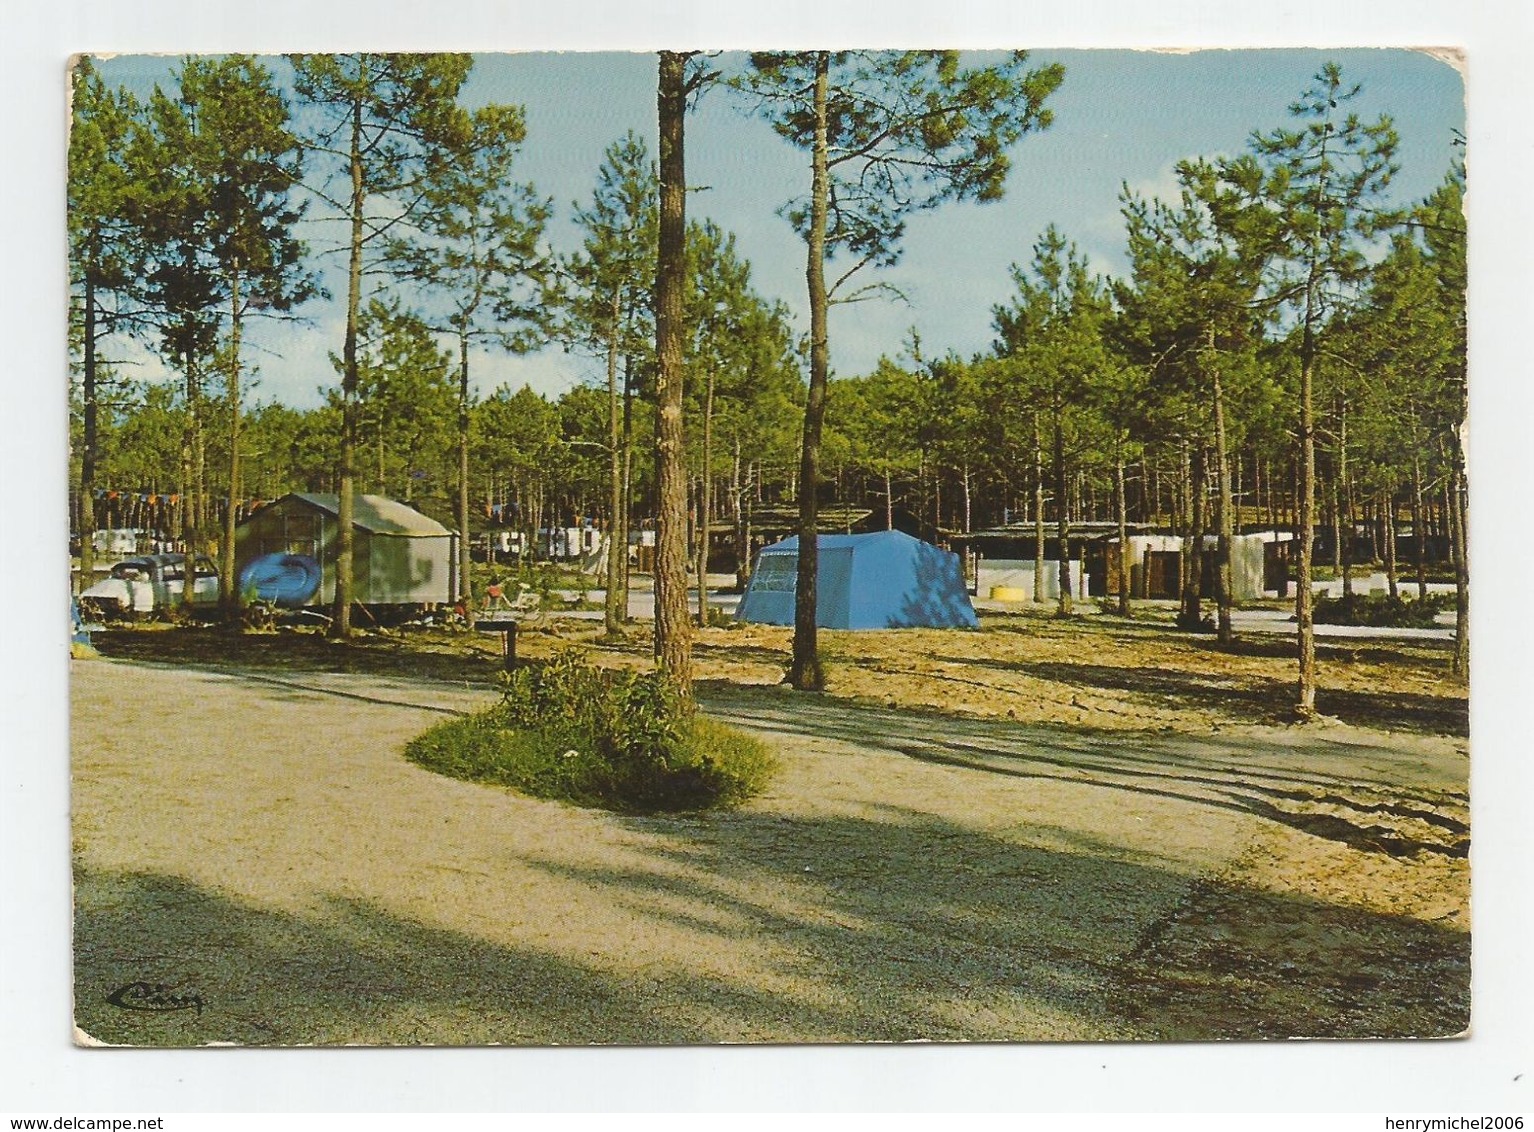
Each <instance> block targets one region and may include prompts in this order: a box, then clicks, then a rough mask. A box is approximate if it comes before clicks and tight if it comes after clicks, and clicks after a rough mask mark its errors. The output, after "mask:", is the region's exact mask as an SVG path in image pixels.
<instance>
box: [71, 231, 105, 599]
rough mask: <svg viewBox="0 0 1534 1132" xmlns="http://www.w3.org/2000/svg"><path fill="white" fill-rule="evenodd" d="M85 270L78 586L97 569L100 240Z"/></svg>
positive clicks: (84, 586) (92, 580)
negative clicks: (97, 273)
mask: <svg viewBox="0 0 1534 1132" xmlns="http://www.w3.org/2000/svg"><path fill="white" fill-rule="evenodd" d="M91 249H92V250H91V258H90V261H89V263H87V265H86V270H85V299H84V302H85V310H84V312H83V314H84V322H85V337H84V340H83V341H82V343H81V348H82V350H83V352H84V357H83V358H82V360H81V379H80V380H81V391H80V396H81V400H82V402H83V404H82V405H81V411H82V413H83V416H84V422H83V423H84V429H85V435H84V436H83V437H82V438H81V439H82V445H81V451H80V501H79V516H78V518H77V519H76V520H75V522H76V524H77V525H76V527H75V530H76V531H78V532H79V534H80V587H79V588H80V589H89V588H90V587H91V586H92V585H94V584H95V581H96V579H95V573H96V460H97V450H98V446H99V444H100V438H99V429H100V416H99V403H98V399H97V395H96V335H97V330H96V276H95V272H94V271H93V270H92V268H91V264H94V263H95V262H96V261H97V260H98V259H99V258H100V255H101V250H100V245H99V242H96V241H93V242H92V245H91Z"/></svg>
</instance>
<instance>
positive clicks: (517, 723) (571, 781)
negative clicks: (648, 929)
mask: <svg viewBox="0 0 1534 1132" xmlns="http://www.w3.org/2000/svg"><path fill="white" fill-rule="evenodd" d="M405 754H406V757H407V758H409V759H410V760H411V761H412V762H414V763H416V764H417V765H419V766H422V767H425V768H426V769H428V770H433V771H436V772H437V773H439V774H446V775H450V776H452V777H454V778H465V779H469V780H471V781H475V782H488V783H494V784H497V785H502V786H510V787H512V788H513V789H516V790H519V791H521V792H522V793H525V794H530V795H533V796H534V797H539V798H555V799H559V800H562V801H567V802H575V803H577V804H579V805H586V806H600V807H602V808H605V809H610V810H617V811H619V812H624V813H654V812H657V811H667V810H672V811H674V810H701V809H709V808H715V807H727V806H733V805H738V804H739V803H741V802H744V801H745V800H747V799H748V798H750V797H752V796H753V795H755V794H757V793H759V792H760V791H761V790H762V788H763V787H764V786H766V784H767V782H768V780H769V779H770V778H771V777H772V773H773V771H774V770H775V763H774V760H773V758H772V755H771V754H770V753H769V752H768V750H767V748H766V746H765V745H764V744H762V743H761V742H760V741H759V740H757V739H755V738H753V737H751V736H749V735H746V734H744V733H742V732H740V731H736V730H735V729H734V728H731V727H727V726H725V725H724V724H722V723H719V722H718V721H717V720H712V719H708V718H706V717H704V716H701V715H699V714H698V713H697V712H696V711H694V710H692V709H691V706H690V704H688V703H687V702H686V701H684V700H683V698H682V697H681V696H680V695H679V694H678V693H677V690H676V688H675V686H674V685H673V684H672V683H671V682H670V681H669V680H667V679H666V678H665V677H664V676H662V675H661V674H659V673H654V672H611V671H607V670H603V669H599V668H595V667H593V666H591V665H589V664H586V663H584V662H583V661H582V660H580V659H579V657H578V656H577V655H576V654H575V653H574V652H566V653H564V654H561V655H560V656H559V657H556V658H555V659H554V660H551V661H549V662H547V663H546V664H543V665H541V666H538V667H525V668H520V669H518V670H516V671H515V672H513V673H510V674H509V675H507V676H506V677H504V679H503V686H502V696H501V702H500V703H499V704H497V705H495V706H494V707H492V708H489V709H487V710H485V711H482V712H479V713H477V714H475V715H472V716H468V717H466V718H464V719H457V720H453V721H451V722H448V723H444V724H440V725H439V726H437V727H434V728H432V729H431V730H430V731H428V732H426V733H425V734H424V735H421V736H419V737H417V738H416V739H414V740H412V741H411V743H410V744H409V746H408V747H406V749H405Z"/></svg>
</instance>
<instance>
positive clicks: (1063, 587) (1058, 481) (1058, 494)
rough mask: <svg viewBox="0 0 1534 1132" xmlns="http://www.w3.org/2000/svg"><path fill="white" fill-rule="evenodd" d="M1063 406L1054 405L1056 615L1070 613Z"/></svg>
mask: <svg viewBox="0 0 1534 1132" xmlns="http://www.w3.org/2000/svg"><path fill="white" fill-rule="evenodd" d="M1064 411H1065V410H1064V406H1060V405H1057V406H1056V407H1055V453H1054V455H1055V536H1056V538H1058V539H1059V541H1060V597H1059V600H1058V601H1057V603H1056V605H1055V615H1056V616H1057V617H1069V616H1070V613H1071V546H1070V537H1071V515H1070V508H1069V507H1068V506H1067V504H1066V499H1067V495H1066V491H1067V488H1068V486H1069V485H1068V484H1067V482H1066V469H1065V422H1064V421H1063V420H1062V419H1061V417H1062V416H1063V415H1064Z"/></svg>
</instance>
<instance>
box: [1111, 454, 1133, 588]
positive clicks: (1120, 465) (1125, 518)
mask: <svg viewBox="0 0 1534 1132" xmlns="http://www.w3.org/2000/svg"><path fill="white" fill-rule="evenodd" d="M1117 456H1118V458H1117V459H1116V460H1115V461H1114V466H1113V487H1114V494H1115V495H1116V496H1117V499H1116V500H1115V504H1116V509H1117V511H1118V520H1119V616H1120V617H1128V616H1129V580H1130V571H1131V569H1132V565H1131V562H1130V558H1129V505H1128V503H1127V502H1126V500H1125V498H1124V452H1123V449H1122V448H1120V449H1119V451H1118V453H1117Z"/></svg>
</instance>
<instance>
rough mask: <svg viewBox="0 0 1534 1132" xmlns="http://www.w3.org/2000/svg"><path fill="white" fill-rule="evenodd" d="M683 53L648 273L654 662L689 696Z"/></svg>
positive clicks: (663, 131)
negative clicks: (652, 267)
mask: <svg viewBox="0 0 1534 1132" xmlns="http://www.w3.org/2000/svg"><path fill="white" fill-rule="evenodd" d="M686 67H687V55H686V54H683V53H679V52H674V51H662V52H661V53H660V79H659V83H658V89H657V95H656V99H657V111H658V116H659V120H660V160H659V165H660V247H659V256H658V261H657V268H656V276H655V339H656V349H655V352H656V357H657V361H658V370H657V373H656V379H655V400H656V417H655V464H656V481H657V494H658V496H659V500H658V502H659V507H658V514H657V516H656V539H655V543H656V546H655V659H656V661H657V663H658V664H659V666H660V668H661V670H662V671H663V672H665V673H666V674H667V675H669V676H670V678H671V679H672V680H673V681H675V682H676V684H677V685H678V686H679V687H680V688H681V689H682V690H683V693H684V695H686V696H687V697H688V698H691V695H692V626H691V624H690V622H689V619H688V610H687V473H686V467H685V465H684V459H685V451H684V441H683V433H682V339H683V333H684V326H683V322H682V292H683V289H684V288H685V286H686V282H687V279H686V271H687V263H686V254H687V248H686V230H687V214H686V195H687V172H686V158H685V155H684V150H683V144H684V129H685V122H686V114H687V94H686Z"/></svg>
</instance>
